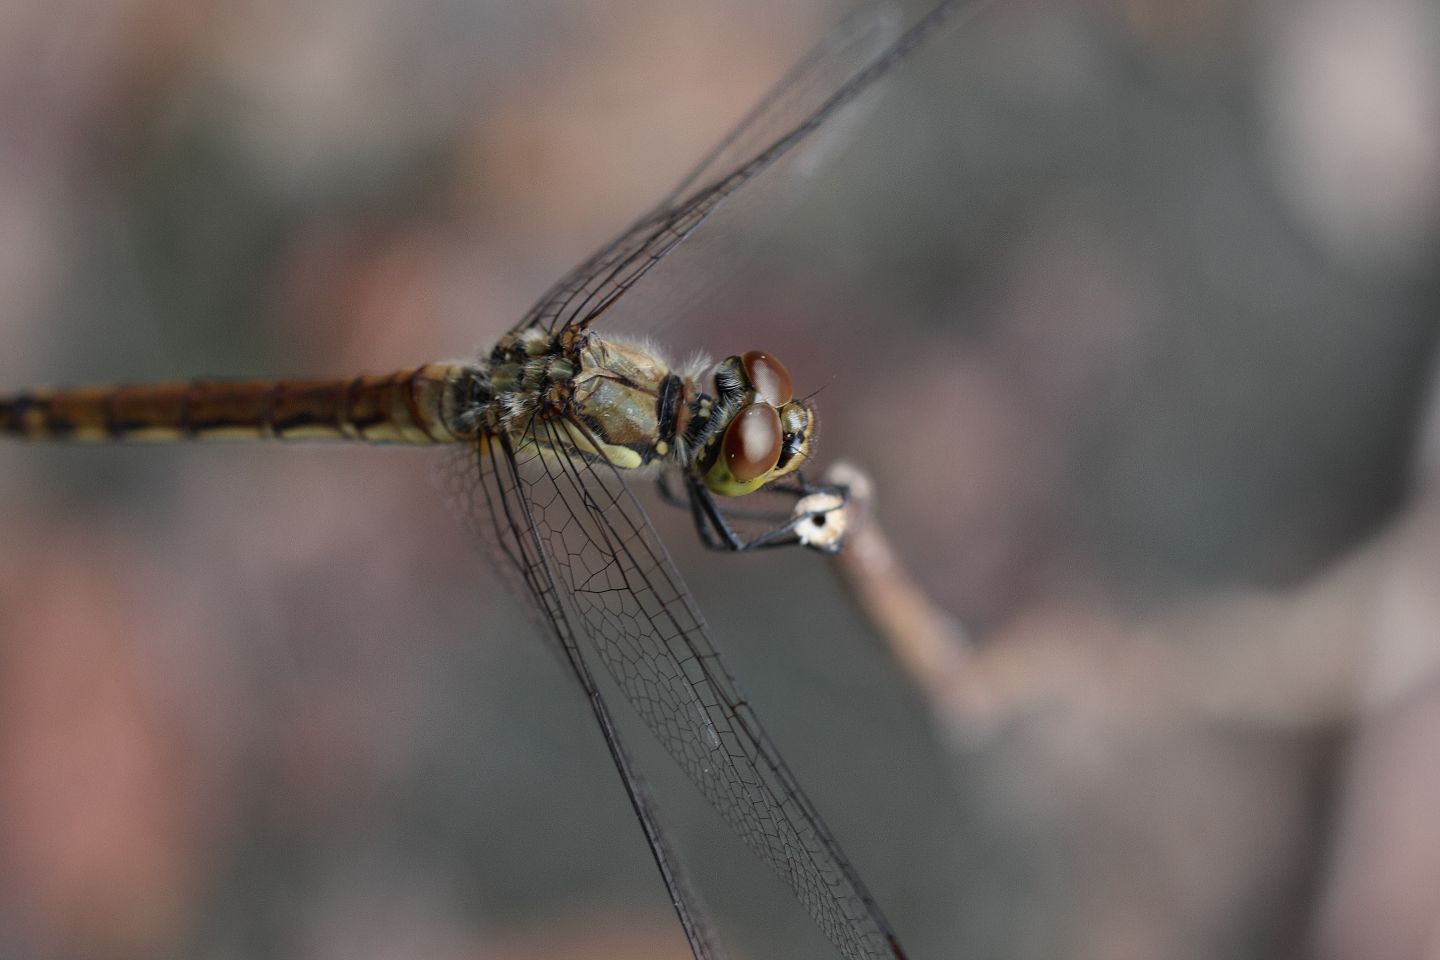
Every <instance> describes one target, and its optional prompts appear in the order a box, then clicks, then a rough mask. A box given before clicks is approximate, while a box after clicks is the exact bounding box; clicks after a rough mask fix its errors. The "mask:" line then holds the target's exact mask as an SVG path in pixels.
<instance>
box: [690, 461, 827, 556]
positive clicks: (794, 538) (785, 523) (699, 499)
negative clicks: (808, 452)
mask: <svg viewBox="0 0 1440 960" xmlns="http://www.w3.org/2000/svg"><path fill="white" fill-rule="evenodd" d="M770 489H772V490H773V491H774V492H777V493H783V494H787V495H790V496H793V497H795V499H796V502H797V503H798V502H799V500H800V499H801V498H802V497H807V496H814V495H817V494H819V495H826V494H828V495H829V496H830V502H829V504H828V505H826V506H825V507H823V508H819V509H803V510H799V511H797V512H792V513H791V514H789V515H779V514H757V513H751V512H748V511H743V510H734V509H726V508H724V507H722V506H720V504H719V502H718V501H717V500H716V499H715V495H714V494H713V493H711V492H710V490H709V489H707V488H706V487H705V485H704V484H703V483H701V482H700V481H699V480H697V479H694V478H689V479H687V481H686V491H687V493H689V500H690V515H691V517H692V518H693V519H694V521H695V530H696V532H697V533H698V534H699V536H700V541H701V542H702V543H704V544H705V546H706V547H708V548H709V549H711V550H724V551H727V552H732V553H741V552H744V551H747V550H766V549H770V548H772V547H792V546H796V545H803V546H808V547H810V548H812V549H815V550H820V551H821V552H822V553H836V552H838V551H839V549H840V546H841V543H842V542H843V538H841V537H834V538H831V539H829V540H828V541H826V542H824V543H822V542H820V541H819V539H818V538H813V537H808V536H802V535H801V533H800V530H801V529H802V526H803V525H805V524H813V525H815V526H817V527H823V526H824V525H825V523H826V522H827V517H828V516H829V514H830V513H832V512H834V511H836V510H840V509H843V508H844V506H845V504H846V502H847V500H848V491H846V490H844V489H843V488H839V487H818V486H811V485H809V484H806V483H804V482H803V481H800V482H799V483H797V484H795V485H788V484H787V485H784V486H781V485H775V486H773V487H771V488H770ZM664 492H665V494H666V495H667V497H668V496H673V493H672V491H670V490H669V489H668V487H667V488H665V491H664ZM731 518H741V519H747V520H754V519H763V520H766V521H767V522H773V523H774V525H773V526H771V527H770V528H769V529H768V530H765V531H764V532H763V533H759V534H756V535H755V536H752V537H750V538H749V539H746V538H744V537H742V536H741V535H740V534H739V533H737V532H736V530H735V528H734V526H732V525H731V522H730V519H731Z"/></svg>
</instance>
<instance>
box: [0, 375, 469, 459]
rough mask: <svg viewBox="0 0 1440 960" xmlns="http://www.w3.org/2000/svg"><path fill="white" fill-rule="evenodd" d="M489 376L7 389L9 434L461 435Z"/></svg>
mask: <svg viewBox="0 0 1440 960" xmlns="http://www.w3.org/2000/svg"><path fill="white" fill-rule="evenodd" d="M481 382H482V378H481V376H480V371H479V370H478V369H476V368H475V367H471V366H467V365H463V364H446V363H432V364H427V365H425V366H423V367H417V368H415V369H412V370H401V371H398V372H396V373H392V374H387V375H380V376H360V377H354V378H350V379H344V380H250V381H233V382H225V381H203V380H201V381H195V382H192V383H166V384H146V385H139V386H111V387H78V388H74V389H61V390H31V391H26V392H23V393H18V394H13V395H9V396H0V434H5V435H9V436H15V437H21V438H24V439H27V440H66V441H81V442H85V441H88V442H104V441H111V440H125V441H146V442H155V443H174V442H180V441H186V440H264V439H275V440H352V441H363V442H368V443H418V444H429V443H454V442H457V441H459V440H462V439H465V437H466V434H465V432H464V431H463V430H462V429H461V428H460V427H459V426H458V424H459V423H460V422H461V421H462V416H461V414H462V411H463V410H464V409H465V405H466V404H467V403H469V402H471V401H473V399H474V397H473V394H474V393H475V392H476V390H477V389H479V385H480V383H481Z"/></svg>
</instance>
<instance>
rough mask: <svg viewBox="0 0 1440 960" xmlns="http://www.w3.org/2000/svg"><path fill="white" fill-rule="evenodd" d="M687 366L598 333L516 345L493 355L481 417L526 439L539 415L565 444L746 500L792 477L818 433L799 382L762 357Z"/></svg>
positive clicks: (524, 339) (523, 338) (540, 336)
mask: <svg viewBox="0 0 1440 960" xmlns="http://www.w3.org/2000/svg"><path fill="white" fill-rule="evenodd" d="M707 366H708V362H707V361H705V360H704V359H700V358H697V359H696V360H695V361H693V362H692V363H690V364H689V365H688V366H687V367H686V368H685V369H681V370H677V369H676V368H675V367H674V366H673V365H672V364H671V363H669V361H667V360H666V359H665V358H664V357H663V356H662V355H661V354H660V352H659V351H658V350H656V349H655V348H653V347H651V346H649V345H648V344H644V343H638V342H631V341H626V340H621V339H615V338H610V337H601V336H598V335H596V334H594V333H591V332H589V331H585V332H581V333H578V334H576V333H573V332H569V331H564V332H562V333H560V334H558V335H546V334H544V333H543V332H541V331H526V332H524V333H522V334H520V335H518V336H515V337H508V338H506V339H505V340H502V341H501V342H500V344H499V345H498V346H497V347H496V348H495V350H494V351H493V352H492V353H491V355H490V362H489V365H488V367H487V368H486V370H485V380H486V389H485V390H484V391H483V393H482V404H481V407H482V409H481V410H479V411H478V412H477V415H476V419H478V421H479V422H480V423H482V424H483V425H484V428H485V429H486V430H488V431H489V432H492V433H505V434H509V435H510V436H512V437H516V438H518V437H519V436H520V435H522V434H523V433H525V432H527V431H529V430H531V428H532V426H533V424H532V421H533V420H535V419H537V418H538V419H539V420H541V421H542V422H545V423H547V424H549V425H550V427H551V429H549V430H547V431H545V434H546V435H547V436H548V437H549V438H550V439H549V441H548V444H549V445H551V446H558V445H564V446H566V447H569V448H573V449H576V450H579V451H581V452H583V453H585V454H587V455H591V456H598V457H600V458H602V459H604V460H607V461H609V462H610V463H611V464H613V465H614V466H616V467H619V468H621V469H626V470H633V469H639V468H642V467H647V466H656V465H660V466H672V467H676V468H679V469H680V470H682V471H684V472H686V473H688V474H690V475H692V476H694V477H696V478H698V479H699V480H700V481H701V482H703V483H704V485H705V486H706V487H707V488H708V489H710V490H711V491H712V492H714V493H719V494H723V495H726V496H740V495H742V494H746V493H750V492H752V491H754V490H758V489H759V488H760V487H763V486H764V485H765V484H767V483H769V482H770V481H772V480H774V479H776V478H778V477H781V476H784V475H786V474H788V473H791V472H792V471H794V470H795V469H797V468H798V467H799V466H800V464H801V463H802V462H804V460H805V457H806V455H807V454H808V452H809V448H810V444H811V441H812V438H813V436H814V422H815V418H814V413H813V411H812V410H811V409H810V407H809V405H808V404H806V403H805V402H804V401H797V400H794V399H793V388H792V386H791V380H790V374H789V373H788V372H787V371H786V370H785V367H784V365H783V364H781V363H780V362H779V361H778V360H776V359H775V358H774V357H772V356H769V355H768V354H764V353H760V352H758V351H752V352H750V353H746V354H743V355H741V356H736V357H729V358H727V359H726V360H724V361H722V362H721V363H719V364H718V365H716V366H715V368H714V372H713V375H712V376H711V378H710V384H711V387H710V389H708V390H707V389H705V388H704V386H702V380H703V372H704V371H705V369H706V368H707Z"/></svg>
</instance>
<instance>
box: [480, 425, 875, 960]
mask: <svg viewBox="0 0 1440 960" xmlns="http://www.w3.org/2000/svg"><path fill="white" fill-rule="evenodd" d="M533 429H534V430H535V431H537V433H538V436H537V435H527V437H526V438H525V440H524V441H523V443H521V444H520V445H519V446H518V447H517V449H516V451H515V453H516V457H517V461H518V463H519V469H520V470H521V476H522V477H523V482H522V483H520V484H519V486H518V487H517V491H516V492H517V493H520V494H521V495H522V496H527V497H528V501H529V503H528V512H529V516H528V517H527V518H526V520H527V522H529V523H531V524H533V529H534V531H535V541H536V544H537V545H538V547H539V556H538V558H537V559H539V560H540V562H542V563H543V564H545V565H546V566H547V568H548V574H547V575H546V577H545V578H544V579H545V580H546V581H547V582H548V584H549V587H548V589H550V590H551V591H552V592H551V593H550V594H549V596H547V598H546V602H551V603H557V602H558V603H559V604H561V605H563V607H564V622H565V623H566V624H571V625H573V627H574V628H575V630H576V632H577V633H578V634H580V635H583V636H584V638H585V640H586V641H587V646H586V648H585V649H586V650H588V651H590V652H591V653H593V655H594V656H596V657H597V658H598V660H599V661H600V663H601V664H603V666H604V668H605V670H606V671H607V672H608V673H609V674H610V676H611V677H612V678H613V679H614V680H615V683H616V684H617V685H618V686H619V687H620V689H621V691H622V692H623V693H624V695H625V698H626V699H627V700H628V701H629V702H630V704H631V705H632V706H633V707H634V709H635V711H636V712H637V713H638V714H639V716H640V718H641V720H642V721H643V722H644V723H645V725H646V726H647V727H648V728H649V729H650V731H651V732H652V733H653V734H654V735H655V736H656V737H657V738H658V739H659V740H660V743H661V744H662V745H663V746H664V747H665V749H666V751H667V752H668V753H669V754H670V755H671V757H672V758H674V760H675V762H676V763H678V764H679V765H680V766H681V768H682V769H683V770H684V771H685V773H686V775H687V776H688V777H689V778H690V780H691V781H692V782H693V783H694V784H695V786H696V787H698V788H699V789H700V791H701V793H703V794H704V795H705V797H706V799H707V800H708V801H709V802H710V804H711V805H712V806H713V807H714V808H715V809H716V810H717V811H718V812H719V813H720V815H721V816H722V817H723V818H724V819H725V821H726V822H727V823H728V824H729V826H730V827H731V829H732V830H734V832H735V833H736V834H737V835H738V836H740V837H741V839H743V840H744V841H745V842H746V843H747V844H748V845H749V846H750V848H751V849H752V850H754V852H755V853H756V854H757V855H759V857H760V858H761V859H762V860H764V861H765V862H766V863H768V864H769V865H770V866H771V867H772V868H773V869H774V870H775V872H776V873H777V874H778V875H779V876H780V878H781V879H782V880H784V881H785V882H786V883H787V884H788V885H789V886H790V888H791V889H792V890H793V891H794V892H795V895H796V896H797V898H798V899H799V900H800V902H801V904H802V905H803V906H804V907H805V909H806V910H807V912H809V914H810V916H811V917H812V918H813V919H814V920H815V922H816V924H817V925H818V926H819V927H820V929H821V931H822V932H824V934H825V935H826V936H827V937H828V938H829V939H830V940H831V942H832V943H834V945H835V946H836V948H837V949H838V950H839V951H840V953H841V954H842V955H844V956H845V957H848V958H852V960H886V958H888V960H895V958H896V957H899V956H900V955H901V954H900V952H899V949H898V947H896V946H895V940H894V937H893V935H892V934H891V931H890V927H889V925H888V923H887V922H886V921H885V919H884V917H883V916H882V915H881V913H880V911H879V909H878V907H877V906H876V905H875V903H874V901H873V899H872V898H871V897H870V895H869V893H868V892H867V891H866V890H865V888H864V886H863V884H862V883H861V881H860V879H859V877H858V876H857V875H856V873H855V871H854V869H853V868H852V867H851V866H850V864H849V862H848V861H847V860H846V858H845V856H844V854H843V853H842V851H841V850H840V848H839V845H838V844H837V843H836V841H835V840H834V838H833V836H832V835H831V833H830V831H829V829H828V828H827V827H826V826H825V824H824V822H823V821H822V820H821V819H820V817H819V815H818V813H817V812H816V811H815V808H814V805H813V804H812V803H811V802H810V800H809V799H808V798H807V797H806V796H805V794H804V792H803V791H802V790H801V788H800V786H799V784H798V783H797V782H796V780H795V777H794V775H793V774H792V773H791V772H790V770H789V768H788V767H787V766H786V764H785V762H784V760H783V759H782V758H781V757H780V754H779V751H778V750H777V749H776V748H775V745H774V744H773V742H772V741H771V740H770V738H769V736H768V735H767V734H766V733H765V731H764V728H763V727H761V725H760V722H759V719H758V717H756V715H755V712H754V709H753V708H752V707H751V705H750V703H749V702H748V701H747V700H746V699H745V697H744V695H743V693H742V692H741V691H740V689H739V686H738V684H737V683H736V681H735V678H734V677H733V676H732V675H731V673H730V671H729V670H728V669H727V668H726V666H725V664H724V662H723V660H722V659H721V657H720V654H719V653H718V652H717V651H716V649H715V647H714V644H713V643H712V642H711V640H710V636H709V631H708V629H707V628H706V626H705V623H704V621H703V620H702V619H701V616H700V613H699V611H698V610H697V608H696V606H695V604H694V601H693V600H692V599H691V597H690V594H689V592H688V590H687V589H686V588H685V585H684V583H683V581H682V580H681V579H680V575H679V572H678V571H677V570H676V569H675V566H674V564H673V563H672V562H671V560H670V558H669V555H668V554H667V552H666V551H665V548H664V546H663V544H662V543H661V542H660V539H659V537H658V535H657V534H656V533H655V531H654V529H653V528H652V527H651V525H650V521H649V520H648V519H647V518H646V516H645V514H644V512H643V510H642V508H641V507H640V505H639V503H638V501H636V500H635V497H634V494H633V493H631V492H630V490H629V489H628V488H627V487H626V485H625V483H624V482H623V480H622V478H621V477H620V475H619V473H618V472H617V471H616V470H615V468H614V467H613V466H611V465H610V464H609V463H606V462H604V461H597V460H594V459H593V458H591V457H589V456H587V455H585V454H583V453H581V452H579V451H577V450H575V449H574V448H573V447H571V446H569V445H568V438H567V436H566V435H565V433H564V431H563V430H562V429H561V428H560V427H559V426H558V425H557V424H554V423H542V422H539V421H537V422H536V423H535V424H534V425H533ZM502 509H503V505H502ZM507 522H508V521H507ZM533 579H535V578H532V580H533ZM578 653H579V651H577V654H578Z"/></svg>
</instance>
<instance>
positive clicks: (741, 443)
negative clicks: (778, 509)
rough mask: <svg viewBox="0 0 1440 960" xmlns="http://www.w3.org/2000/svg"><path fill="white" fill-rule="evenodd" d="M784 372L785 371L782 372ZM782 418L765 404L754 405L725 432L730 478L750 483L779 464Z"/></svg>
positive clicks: (725, 447)
mask: <svg viewBox="0 0 1440 960" xmlns="http://www.w3.org/2000/svg"><path fill="white" fill-rule="evenodd" d="M782 369H783V368H782ZM781 440H782V438H781V430H780V415H779V414H778V413H776V412H775V408H774V407H772V406H770V405H769V404H766V403H752V404H750V406H748V407H746V408H745V409H744V410H741V411H740V413H739V414H738V415H737V416H736V417H735V419H734V420H731V421H730V426H728V427H726V428H725V441H724V443H725V445H724V448H723V451H724V454H725V465H726V466H727V467H729V468H730V475H731V476H733V477H734V478H735V479H736V480H738V481H740V482H741V483H749V482H750V481H752V480H754V479H756V478H757V477H761V476H764V475H765V474H767V473H769V472H770V471H771V470H774V469H775V464H776V463H778V462H779V461H780V447H781Z"/></svg>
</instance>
